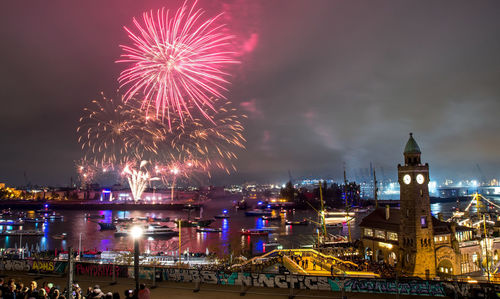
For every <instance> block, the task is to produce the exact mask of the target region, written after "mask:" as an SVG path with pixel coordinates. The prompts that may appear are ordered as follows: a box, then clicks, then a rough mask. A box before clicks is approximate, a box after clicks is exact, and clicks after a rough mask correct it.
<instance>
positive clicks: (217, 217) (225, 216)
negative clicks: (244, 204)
mask: <svg viewBox="0 0 500 299" xmlns="http://www.w3.org/2000/svg"><path fill="white" fill-rule="evenodd" d="M214 218H215V219H227V218H229V215H228V214H227V210H224V211H222V214H219V215H215V216H214Z"/></svg>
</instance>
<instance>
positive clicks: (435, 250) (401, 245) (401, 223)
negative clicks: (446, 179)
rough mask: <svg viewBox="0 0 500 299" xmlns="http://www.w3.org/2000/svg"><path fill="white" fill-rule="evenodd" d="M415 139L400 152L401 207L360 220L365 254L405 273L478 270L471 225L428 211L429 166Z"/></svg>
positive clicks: (426, 274) (477, 250)
mask: <svg viewBox="0 0 500 299" xmlns="http://www.w3.org/2000/svg"><path fill="white" fill-rule="evenodd" d="M420 156H421V152H420V148H419V146H418V144H417V143H416V141H415V139H413V136H412V134H411V133H410V138H409V140H408V142H407V144H406V147H405V150H404V159H405V163H404V165H398V182H399V185H400V190H401V191H400V208H389V207H386V208H378V209H376V210H374V211H373V212H372V213H370V214H369V215H368V216H366V217H365V218H364V219H363V220H362V221H361V224H360V227H361V230H362V239H361V240H362V243H363V248H364V253H365V256H366V257H367V258H371V259H374V260H376V261H384V262H386V263H388V264H391V265H394V266H396V268H397V270H398V271H399V272H400V273H402V274H404V275H408V276H418V277H422V278H427V279H428V278H432V277H435V276H436V275H438V276H441V277H446V276H455V275H461V274H465V273H470V272H474V271H477V270H479V268H478V266H477V260H478V256H479V255H480V254H481V247H480V245H479V243H478V242H477V241H475V240H472V238H473V229H472V228H469V227H464V226H458V225H456V224H452V223H448V222H443V221H441V220H439V219H436V218H434V217H433V216H432V215H431V209H430V200H429V189H428V184H429V165H428V164H427V163H425V164H422V163H421V160H420Z"/></svg>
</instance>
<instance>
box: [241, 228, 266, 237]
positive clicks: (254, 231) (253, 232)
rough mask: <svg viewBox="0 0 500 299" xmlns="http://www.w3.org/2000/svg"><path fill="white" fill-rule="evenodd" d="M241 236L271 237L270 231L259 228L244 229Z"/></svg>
mask: <svg viewBox="0 0 500 299" xmlns="http://www.w3.org/2000/svg"><path fill="white" fill-rule="evenodd" d="M241 234H242V235H244V236H267V235H269V231H268V230H262V229H258V228H253V229H242V230H241Z"/></svg>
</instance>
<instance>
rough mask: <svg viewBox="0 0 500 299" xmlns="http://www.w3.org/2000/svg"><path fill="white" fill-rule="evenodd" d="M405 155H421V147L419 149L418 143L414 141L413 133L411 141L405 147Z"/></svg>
mask: <svg viewBox="0 0 500 299" xmlns="http://www.w3.org/2000/svg"><path fill="white" fill-rule="evenodd" d="M404 153H405V154H420V147H418V144H417V142H416V141H415V139H413V133H410V139H408V142H407V143H406V146H405V152H404Z"/></svg>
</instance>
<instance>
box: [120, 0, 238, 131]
mask: <svg viewBox="0 0 500 299" xmlns="http://www.w3.org/2000/svg"><path fill="white" fill-rule="evenodd" d="M195 5H196V2H195V3H193V5H192V6H191V7H190V8H188V7H187V6H186V4H184V5H183V6H182V7H181V8H179V9H178V10H177V12H176V13H175V14H174V13H170V12H169V10H165V9H160V10H158V11H157V12H156V13H154V12H153V11H150V12H149V13H148V12H146V13H144V14H143V16H142V24H141V22H139V21H138V20H137V19H135V18H134V20H133V22H134V25H135V27H136V30H135V32H134V31H133V30H130V29H128V28H126V27H125V30H126V31H127V32H128V34H129V37H130V39H131V40H132V42H133V45H132V46H123V45H122V46H120V47H121V48H122V49H123V54H122V55H121V58H122V59H121V60H118V61H117V62H124V63H129V64H130V66H129V67H128V68H127V69H125V70H124V71H123V72H122V73H121V74H120V77H119V79H118V81H119V82H120V88H122V87H124V86H127V89H126V91H125V94H124V98H125V100H126V101H128V100H130V99H131V98H132V97H138V98H140V99H141V101H142V108H146V109H147V107H149V106H150V105H151V104H153V106H154V108H155V115H156V116H159V115H160V114H161V115H162V118H164V117H166V118H167V120H168V123H169V127H170V126H171V124H170V119H171V116H172V114H177V115H178V117H179V119H180V121H181V122H182V121H183V118H184V117H186V116H191V112H192V111H191V110H192V109H191V108H197V110H198V111H199V112H200V113H201V114H202V115H203V116H204V117H205V118H208V119H210V117H209V115H208V114H207V112H206V111H205V109H206V108H207V107H208V108H210V109H209V110H211V109H212V110H213V109H214V108H213V106H212V102H213V98H223V97H224V96H223V95H222V92H223V91H225V90H226V88H225V87H224V86H225V85H226V84H227V83H228V81H227V80H226V79H225V78H226V77H228V74H227V73H226V72H225V71H224V70H223V69H224V67H225V66H227V65H228V64H234V63H237V61H236V60H234V58H233V57H234V54H235V53H233V52H231V51H229V50H228V48H229V46H230V40H231V39H232V38H233V36H231V35H227V34H225V33H224V32H223V30H222V28H223V27H224V25H216V23H217V21H218V19H219V17H220V15H217V16H215V17H214V18H208V19H203V18H202V15H203V13H204V12H203V11H202V10H201V9H195ZM147 111H148V109H147Z"/></svg>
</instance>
